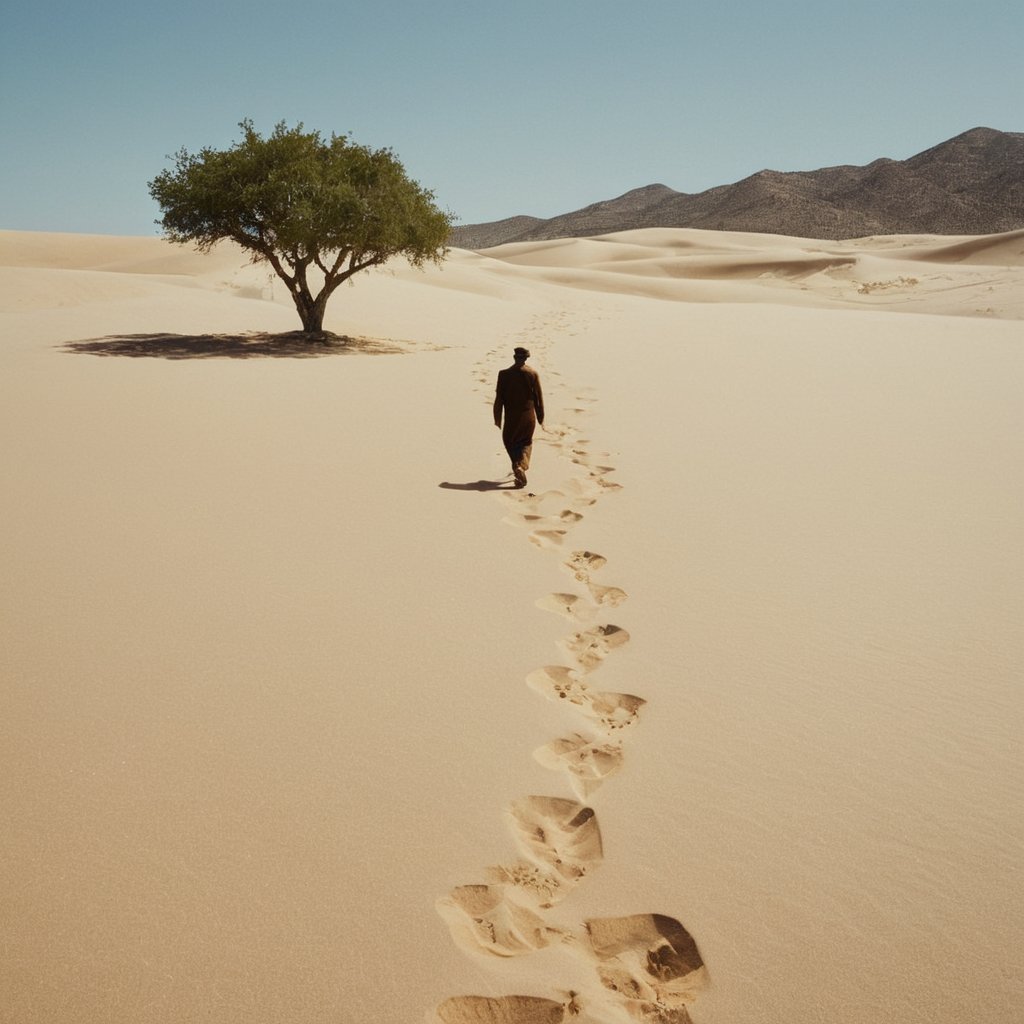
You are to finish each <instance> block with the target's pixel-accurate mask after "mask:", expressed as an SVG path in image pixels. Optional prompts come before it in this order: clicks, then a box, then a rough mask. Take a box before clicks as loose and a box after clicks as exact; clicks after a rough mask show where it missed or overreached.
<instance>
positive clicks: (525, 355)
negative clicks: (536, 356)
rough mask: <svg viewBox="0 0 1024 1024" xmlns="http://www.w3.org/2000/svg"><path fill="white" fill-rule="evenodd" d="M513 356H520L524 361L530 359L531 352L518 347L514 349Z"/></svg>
mask: <svg viewBox="0 0 1024 1024" xmlns="http://www.w3.org/2000/svg"><path fill="white" fill-rule="evenodd" d="M512 355H514V356H519V357H520V358H522V359H529V357H530V350H529V349H528V348H523V346H522V345H516V347H515V348H514V349H512Z"/></svg>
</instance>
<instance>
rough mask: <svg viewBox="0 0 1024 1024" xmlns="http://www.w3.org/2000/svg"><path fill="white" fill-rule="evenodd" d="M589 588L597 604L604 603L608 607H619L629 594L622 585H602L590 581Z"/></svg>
mask: <svg viewBox="0 0 1024 1024" xmlns="http://www.w3.org/2000/svg"><path fill="white" fill-rule="evenodd" d="M577 578H578V577H577ZM587 589H588V590H589V591H590V596H591V597H592V598H593V599H594V602H595V604H598V605H603V606H605V607H607V608H618V606H619V605H620V604H622V602H623V601H625V600H626V596H627V595H626V592H625V591H624V590H623V589H622V587H602V586H599V585H598V584H596V583H588V584H587Z"/></svg>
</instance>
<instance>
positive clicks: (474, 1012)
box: [435, 996, 566, 1024]
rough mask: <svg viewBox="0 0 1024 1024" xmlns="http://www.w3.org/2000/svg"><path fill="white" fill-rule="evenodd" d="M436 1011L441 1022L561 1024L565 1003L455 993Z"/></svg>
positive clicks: (538, 997)
mask: <svg viewBox="0 0 1024 1024" xmlns="http://www.w3.org/2000/svg"><path fill="white" fill-rule="evenodd" d="M435 1013H436V1015H437V1019H438V1020H439V1021H440V1022H441V1024H562V1021H563V1020H565V1014H566V1006H565V1004H563V1003H556V1002H555V1001H554V1000H553V999H542V998H541V997H540V996H500V997H498V998H497V999H492V998H491V997H490V996H455V997H454V998H453V999H446V1000H445V1001H444V1002H443V1003H442V1004H441V1005H440V1006H439V1007H438V1008H437V1010H436V1011H435Z"/></svg>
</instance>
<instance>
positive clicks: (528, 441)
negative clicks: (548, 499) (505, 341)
mask: <svg viewBox="0 0 1024 1024" xmlns="http://www.w3.org/2000/svg"><path fill="white" fill-rule="evenodd" d="M529 358H530V350H529V349H526V348H522V347H521V346H517V347H516V348H515V349H514V350H513V352H512V359H513V362H512V365H511V366H509V367H507V368H506V369H504V370H499V371H498V386H497V389H496V391H495V395H494V425H495V426H496V427H501V426H502V415H503V414H504V418H505V425H504V427H503V428H502V431H501V440H502V442H503V443H504V445H505V451H507V452H508V457H509V458H510V459H511V460H512V475H513V476H514V477H515V480H516V487H525V486H526V471H527V470H528V469H529V468H530V455H531V453H532V451H533V432H534V430H535V429H536V427H537V424H538V423H540V424H542V425H543V423H544V393H543V391H542V390H541V386H540V377H539V376H538V374H537V371H536V370H534V369H533V368H532V367H530V366H527V365H526V360H527V359H529Z"/></svg>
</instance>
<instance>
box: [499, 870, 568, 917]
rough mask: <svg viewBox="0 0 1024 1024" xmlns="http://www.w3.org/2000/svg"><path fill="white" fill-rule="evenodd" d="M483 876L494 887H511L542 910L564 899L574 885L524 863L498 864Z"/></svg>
mask: <svg viewBox="0 0 1024 1024" xmlns="http://www.w3.org/2000/svg"><path fill="white" fill-rule="evenodd" d="M485 874H486V876H487V878H488V879H489V880H490V881H492V882H493V883H494V884H495V885H501V886H511V887H513V888H514V889H515V890H516V893H517V894H518V895H520V896H521V897H522V898H523V899H525V900H528V901H529V902H530V903H532V904H533V905H534V906H535V907H539V908H540V909H542V910H547V909H549V908H550V907H553V906H554V905H555V904H556V903H558V902H560V901H561V900H563V899H565V897H566V896H567V895H568V894H569V892H570V891H571V890H572V888H573V886H574V885H575V883H570V882H567V881H566V880H565V879H564V878H561V877H560V876H558V875H556V874H553V873H551V872H548V871H543V870H542V869H541V868H539V867H537V865H536V864H529V863H527V862H526V861H517V862H516V863H515V864H500V865H498V866H497V867H491V868H488V869H487V870H486V872H485Z"/></svg>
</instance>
